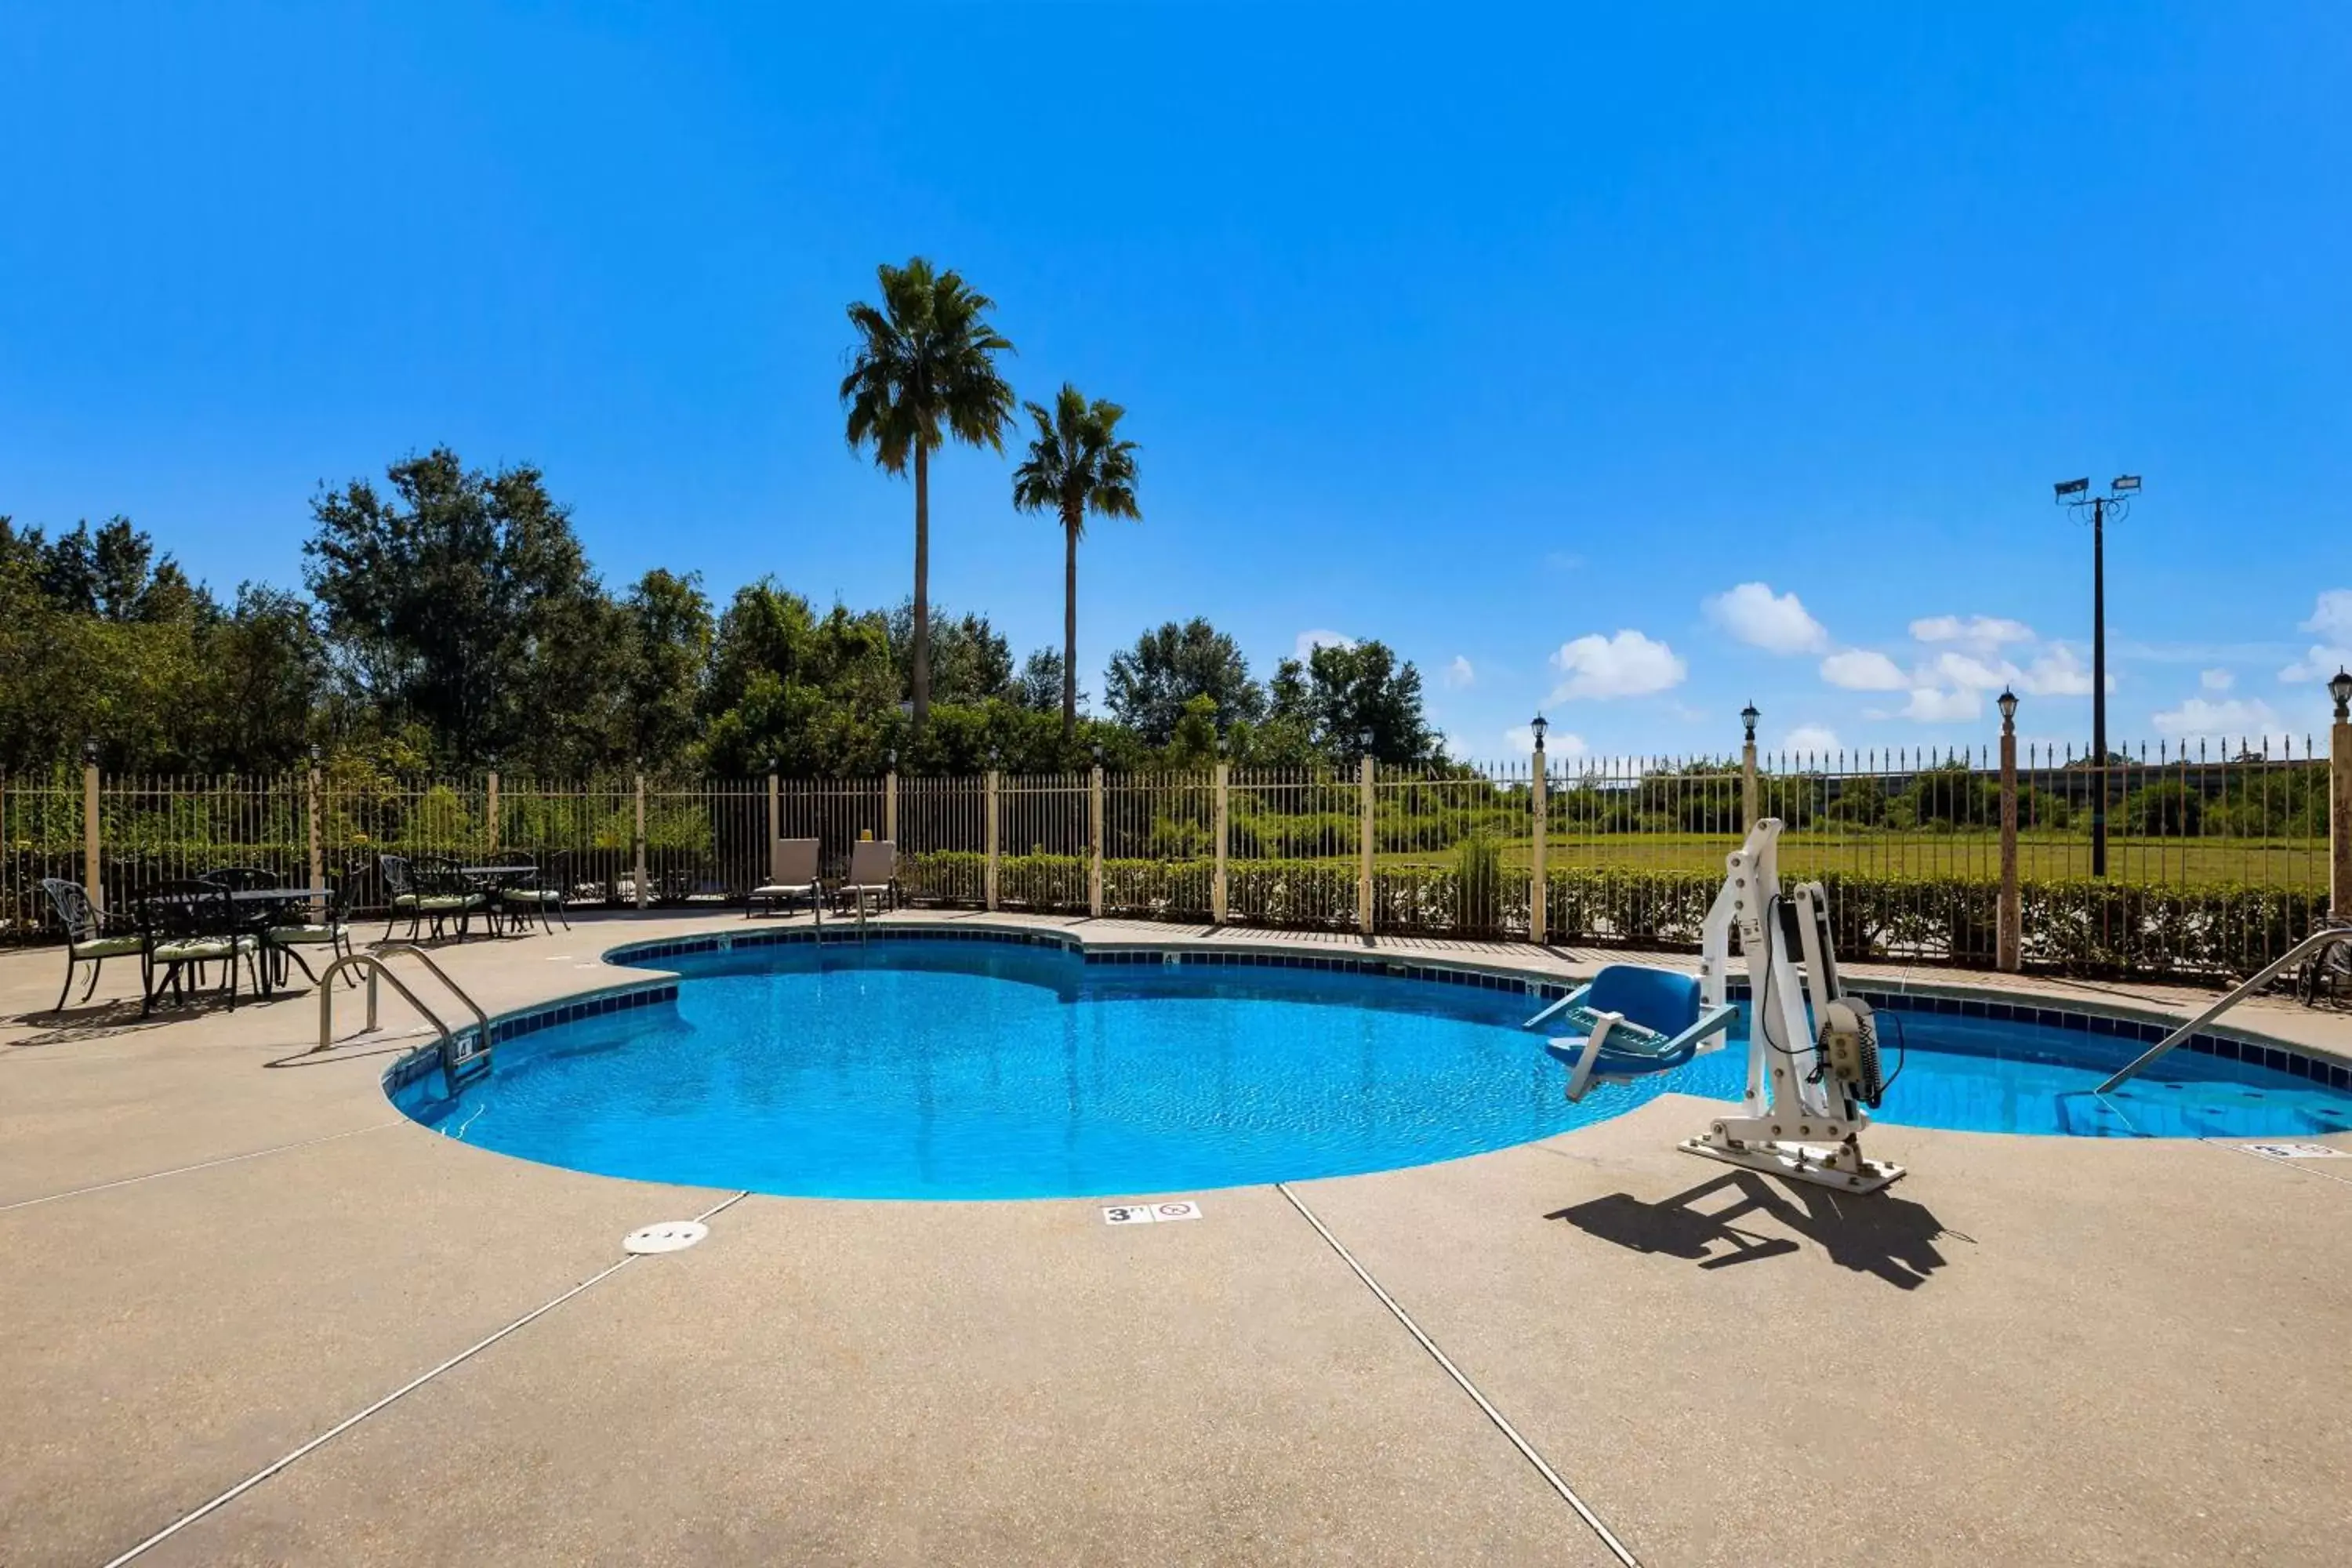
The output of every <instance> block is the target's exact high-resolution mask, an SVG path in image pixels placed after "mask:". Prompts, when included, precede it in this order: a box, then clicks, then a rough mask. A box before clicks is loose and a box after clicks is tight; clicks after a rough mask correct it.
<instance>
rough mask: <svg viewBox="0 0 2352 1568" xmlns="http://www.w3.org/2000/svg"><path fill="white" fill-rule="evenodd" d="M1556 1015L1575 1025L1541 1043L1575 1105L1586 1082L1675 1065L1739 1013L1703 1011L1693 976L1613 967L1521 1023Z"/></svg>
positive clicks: (1729, 1008) (1633, 966) (1533, 1023)
mask: <svg viewBox="0 0 2352 1568" xmlns="http://www.w3.org/2000/svg"><path fill="white" fill-rule="evenodd" d="M1557 1014H1565V1015H1567V1016H1568V1020H1569V1021H1570V1023H1572V1024H1574V1025H1577V1026H1580V1028H1582V1030H1583V1031H1584V1032H1583V1033H1582V1034H1580V1035H1564V1036H1560V1037H1556V1038H1554V1039H1552V1040H1550V1041H1549V1042H1548V1043H1546V1045H1545V1046H1544V1049H1545V1050H1547V1051H1549V1052H1550V1053H1551V1054H1552V1055H1553V1056H1554V1057H1556V1058H1559V1060H1560V1061H1562V1062H1564V1063H1566V1064H1567V1066H1568V1069H1569V1072H1568V1098H1569V1099H1570V1100H1582V1099H1583V1098H1584V1096H1585V1091H1586V1090H1587V1089H1591V1086H1592V1081H1593V1079H1596V1078H1600V1079H1624V1078H1632V1077H1634V1076H1636V1075H1638V1074H1641V1073H1649V1072H1661V1071H1664V1069H1666V1068H1676V1067H1680V1066H1682V1065H1683V1064H1684V1063H1685V1062H1686V1061H1688V1060H1690V1059H1691V1058H1693V1057H1695V1056H1696V1055H1697V1054H1698V1053H1699V1051H1700V1049H1701V1048H1702V1047H1704V1046H1705V1045H1706V1042H1707V1041H1708V1040H1709V1039H1710V1038H1712V1037H1714V1036H1716V1035H1718V1034H1720V1033H1721V1032H1722V1031H1724V1030H1725V1029H1727V1028H1728V1027H1730V1026H1731V1022H1732V1020H1733V1019H1735V1018H1737V1017H1738V1016H1739V1010H1738V1008H1736V1007H1733V1006H1730V1005H1724V1006H1721V1007H1716V1008H1712V1009H1709V1008H1705V1007H1702V1006H1701V1005H1700V1002H1699V984H1698V976H1696V975H1695V974H1683V973H1677V972H1675V971H1674V970H1671V969H1645V968H1643V967H1642V966H1641V965H1639V964H1632V963H1612V964H1610V965H1608V966H1607V967H1605V968H1603V969H1602V970H1601V973H1598V974H1596V975H1594V976H1593V977H1592V983H1591V984H1589V985H1583V986H1580V987H1578V988H1577V989H1576V990H1575V991H1573V992H1571V993H1570V994H1568V995H1567V996H1564V997H1562V998H1561V999H1560V1000H1559V1001H1558V1002H1555V1003H1553V1004H1552V1005H1550V1006H1549V1007H1547V1008H1545V1009H1544V1010H1543V1011H1542V1012H1540V1013H1538V1014H1537V1015H1536V1016H1534V1017H1532V1018H1529V1019H1528V1027H1530V1028H1532V1027H1534V1026H1536V1025H1538V1024H1540V1023H1542V1022H1544V1021H1545V1020H1546V1019H1548V1018H1550V1017H1552V1016H1555V1015H1557Z"/></svg>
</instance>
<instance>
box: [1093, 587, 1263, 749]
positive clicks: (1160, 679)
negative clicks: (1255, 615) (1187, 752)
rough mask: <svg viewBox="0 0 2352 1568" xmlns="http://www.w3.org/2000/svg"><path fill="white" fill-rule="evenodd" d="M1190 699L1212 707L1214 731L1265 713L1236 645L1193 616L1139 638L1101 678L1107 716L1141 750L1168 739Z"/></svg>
mask: <svg viewBox="0 0 2352 1568" xmlns="http://www.w3.org/2000/svg"><path fill="white" fill-rule="evenodd" d="M1195 697H1207V698H1208V699H1210V700H1212V701H1213V702H1214V703H1215V704H1216V715H1217V724H1218V727H1219V728H1220V729H1228V728H1230V727H1231V726H1232V725H1234V724H1235V723H1245V722H1255V721H1256V720H1258V719H1259V718H1260V717H1262V716H1263V715H1264V714H1265V690H1264V689H1262V688H1261V687H1259V685H1258V684H1257V682H1256V681H1255V680H1252V679H1250V672H1249V660H1247V659H1246V658H1243V657H1242V650H1241V645H1240V644H1239V643H1236V642H1235V641H1234V639H1233V638H1232V637H1228V636H1227V635H1226V634H1224V633H1223V632H1221V631H1219V630H1217V628H1216V627H1214V626H1211V625H1210V624H1209V623H1208V622H1207V621H1205V620H1203V619H1202V618H1201V617H1199V616H1194V617H1193V618H1192V619H1191V620H1189V621H1186V622H1184V623H1183V624H1182V625H1181V626H1180V625H1178V624H1177V623H1176V622H1174V621H1170V622H1168V623H1166V624H1165V625H1163V626H1158V627H1155V628H1154V629H1152V630H1150V631H1148V632H1146V633H1144V634H1143V635H1142V636H1141V637H1138V638H1137V639H1136V641H1135V646H1134V647H1131V648H1126V649H1122V650H1121V651H1119V652H1118V653H1115V654H1113V655H1112V656H1111V660H1110V668H1109V670H1108V672H1107V673H1106V674H1105V676H1104V699H1103V700H1104V701H1105V703H1106V704H1107V705H1108V707H1109V709H1110V712H1111V717H1112V718H1114V719H1116V720H1118V721H1119V722H1120V723H1122V724H1124V725H1126V726H1127V727H1129V729H1131V730H1133V731H1135V732H1136V736H1137V738H1138V739H1139V740H1140V741H1141V742H1143V743H1144V744H1145V745H1147V746H1154V747H1158V746H1165V745H1167V744H1168V742H1170V741H1171V739H1173V738H1174V736H1175V733H1176V723H1177V721H1178V720H1180V719H1181V718H1182V717H1183V716H1184V705H1185V704H1186V703H1188V702H1190V701H1191V700H1192V699H1193V698H1195Z"/></svg>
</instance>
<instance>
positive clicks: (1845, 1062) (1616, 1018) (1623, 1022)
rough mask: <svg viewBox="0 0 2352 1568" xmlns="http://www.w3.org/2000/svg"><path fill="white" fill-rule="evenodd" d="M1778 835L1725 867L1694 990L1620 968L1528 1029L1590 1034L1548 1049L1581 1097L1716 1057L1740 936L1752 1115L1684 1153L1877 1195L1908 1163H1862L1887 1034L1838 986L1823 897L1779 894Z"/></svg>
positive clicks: (1711, 1130) (1727, 1121) (1668, 975)
mask: <svg viewBox="0 0 2352 1568" xmlns="http://www.w3.org/2000/svg"><path fill="white" fill-rule="evenodd" d="M1779 843H1780V819H1779V818H1778V817H1770V816H1768V817H1765V818H1763V819H1762V820H1760V821H1759V822H1758V823H1757V824H1756V825H1755V826H1753V827H1751V828H1749V829H1748V839H1747V842H1746V843H1744V844H1743V845H1741V846H1740V847H1739V848H1738V850H1736V851H1734V852H1733V853H1732V855H1731V856H1730V858H1729V859H1728V860H1727V869H1726V874H1725V876H1724V879H1723V888H1722V890H1721V891H1720V892H1718V893H1717V894H1716V896H1715V902H1714V904H1713V906H1712V907H1710V908H1709V909H1708V910H1707V914H1706V925H1705V926H1704V927H1703V928H1702V930H1701V938H1700V942H1701V957H1700V960H1699V973H1698V977H1697V978H1696V980H1694V979H1693V978H1692V977H1691V976H1689V975H1687V974H1684V973H1679V972H1678V971H1675V970H1667V969H1653V968H1648V967H1645V966H1642V965H1636V964H1612V965H1610V966H1608V967H1607V968H1605V969H1603V970H1601V973H1599V974H1598V975H1596V976H1594V978H1593V981H1592V983H1591V984H1589V985H1585V986H1581V987H1580V988H1579V989H1577V990H1576V991H1574V992H1572V993H1570V994H1569V995H1567V996H1564V997H1562V998H1561V999H1560V1000H1559V1001H1558V1002H1555V1003H1553V1004H1552V1005H1550V1006H1549V1007H1547V1008H1545V1009H1544V1010H1543V1011H1542V1012H1540V1013H1538V1014H1537V1015H1536V1016H1534V1017H1532V1018H1529V1019H1528V1027H1529V1028H1533V1027H1535V1026H1538V1025H1540V1024H1543V1023H1545V1022H1547V1021H1549V1019H1551V1018H1553V1017H1555V1016H1563V1015H1564V1016H1566V1017H1567V1019H1568V1020H1569V1021H1570V1023H1573V1024H1575V1025H1577V1026H1580V1028H1581V1029H1582V1031H1583V1032H1582V1033H1581V1034H1580V1035H1571V1036H1567V1037H1560V1038H1556V1039H1554V1040H1552V1041H1550V1042H1549V1044H1548V1045H1547V1046H1546V1047H1545V1048H1546V1049H1547V1050H1549V1052H1550V1053H1551V1054H1552V1055H1553V1056H1554V1057H1557V1058H1559V1059H1560V1060H1561V1061H1562V1062H1565V1063H1566V1064H1567V1065H1568V1068H1569V1077H1568V1098H1569V1099H1570V1100H1581V1099H1583V1098H1584V1096H1585V1094H1586V1093H1587V1092H1588V1091H1589V1090H1590V1089H1591V1086H1592V1085H1593V1083H1595V1082H1596V1081H1609V1080H1622V1079H1628V1078H1632V1077H1636V1076H1638V1075H1640V1074H1643V1073H1647V1072H1656V1071H1660V1070H1663V1069H1664V1068H1674V1067H1679V1066H1681V1065H1682V1064H1683V1063H1685V1062H1686V1061H1689V1060H1690V1059H1691V1058H1693V1057H1695V1056H1698V1055H1700V1054H1702V1053H1704V1052H1707V1051H1713V1050H1719V1049H1721V1048H1722V1046H1723V1042H1724V1037H1725V1034H1726V1032H1727V1030H1728V1029H1729V1026H1730V1025H1731V1023H1732V1021H1733V1020H1734V1019H1735V1018H1736V1017H1737V1016H1738V1010H1737V1009H1736V1008H1734V1007H1733V1006H1732V1005H1731V1004H1730V1002H1729V1000H1728V998H1727V994H1726V993H1727V989H1728V983H1729V970H1730V963H1731V934H1732V932H1733V931H1734V930H1735V929H1736V930H1737V931H1738V933H1739V951H1740V956H1741V957H1742V958H1743V959H1744V960H1745V961H1746V962H1747V965H1748V994H1749V997H1750V998H1751V1000H1752V1006H1751V1008H1750V1018H1749V1026H1748V1088H1747V1093H1746V1096H1745V1098H1744V1100H1743V1103H1742V1106H1741V1110H1742V1111H1743V1112H1744V1114H1741V1115H1738V1116H1727V1117H1722V1118H1719V1119H1717V1121H1714V1122H1713V1123H1712V1124H1711V1125H1710V1126H1709V1127H1708V1129H1707V1131H1705V1132H1703V1133H1701V1134H1699V1135H1698V1136H1697V1137H1696V1138H1685V1139H1684V1140H1683V1142H1682V1147H1683V1149H1684V1150H1685V1151H1686V1152H1689V1153H1693V1154H1704V1155H1705V1156H1706V1157H1707V1158H1708V1159H1710V1160H1721V1161H1723V1162H1724V1163H1727V1164H1731V1165H1743V1166H1746V1167H1747V1168H1748V1169H1749V1170H1751V1171H1762V1172H1765V1173H1768V1174H1770V1175H1776V1176H1784V1177H1787V1178H1789V1179H1790V1180H1791V1181H1800V1182H1811V1183H1815V1184H1819V1185H1822V1186H1825V1187H1835V1188H1838V1189H1839V1190H1841V1191H1844V1192H1852V1193H1874V1192H1876V1191H1877V1190H1878V1189H1879V1188H1881V1187H1884V1186H1885V1185H1886V1184H1888V1183H1890V1182H1892V1181H1895V1179H1897V1178H1898V1177H1900V1176H1901V1175H1902V1174H1903V1167H1902V1166H1900V1165H1895V1164H1889V1163H1886V1162H1885V1161H1883V1160H1871V1159H1866V1158H1864V1155H1863V1152H1862V1130H1863V1129H1864V1128H1865V1127H1867V1126H1868V1125H1870V1117H1869V1114H1868V1112H1869V1110H1870V1109H1871V1108H1874V1107H1875V1106H1876V1105H1877V1104H1878V1102H1879V1100H1880V1099H1881V1098H1882V1097H1883V1096H1884V1095H1885V1087H1886V1086H1885V1079H1883V1078H1882V1077H1881V1075H1880V1069H1879V1061H1878V1029H1877V1025H1876V1022H1875V1020H1874V1018H1873V1016H1872V1015H1871V1008H1870V1004H1869V1003H1867V1002H1865V1001H1864V1000H1863V999H1862V998H1861V997H1859V996H1853V995H1849V994H1847V993H1846V992H1845V990H1844V988H1843V985H1841V984H1840V983H1839V981H1838V972H1837V954H1836V952H1835V950H1834V948H1833V946H1832V942H1831V937H1830V924H1829V896H1828V893H1827V891H1826V890H1825V889H1823V888H1822V885H1821V884H1820V883H1819V882H1803V883H1800V884H1798V886H1797V887H1796V889H1794V890H1793V891H1792V892H1790V893H1789V894H1787V895H1785V896H1784V895H1783V894H1782V893H1781V891H1780V861H1779ZM1800 959H1801V961H1802V964H1803V968H1802V970H1801V971H1800V969H1799V961H1800ZM1809 988H1810V991H1811V996H1812V1007H1811V1013H1810V1014H1809V1013H1808V1010H1807V1007H1806V994H1807V991H1808V989H1809ZM1815 1020H1818V1022H1816V1021H1815Z"/></svg>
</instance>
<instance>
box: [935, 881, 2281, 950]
mask: <svg viewBox="0 0 2352 1568" xmlns="http://www.w3.org/2000/svg"><path fill="white" fill-rule="evenodd" d="M986 866H987V858H986V857H985V856H983V855H981V854H978V853H976V852H971V851H936V852H932V853H929V854H920V855H914V856H910V857H908V862H907V865H906V867H905V868H904V869H905V879H906V882H907V885H908V888H909V889H912V890H913V891H914V892H915V894H916V896H918V897H919V898H924V899H929V900H937V901H941V902H950V903H977V902H980V901H981V900H982V897H983V896H984V889H985V887H986ZM1214 874H1215V872H1214V864H1213V862H1212V861H1210V860H1206V859H1192V860H1172V861H1160V860H1125V859H1119V860H1106V861H1105V862H1104V863H1103V902H1104V908H1105V910H1106V911H1107V912H1111V913H1117V914H1121V915H1127V916H1130V917H1133V916H1141V917H1146V918H1155V919H1165V920H1201V919H1205V918H1206V917H1207V915H1208V913H1209V908H1210V889H1211V884H1212V881H1213V878H1214ZM1356 879H1357V870H1356V867H1355V865H1354V863H1353V862H1352V861H1337V860H1300V861H1280V860H1234V861H1231V862H1229V863H1228V865H1227V868H1226V890H1227V894H1226V896H1227V913H1228V916H1229V918H1230V919H1231V920H1233V921H1234V922H1235V923H1238V924H1253V925H1268V926H1282V927H1292V928H1299V927H1305V928H1324V929H1329V928H1339V929H1353V928H1354V926H1355V925H1356V923H1357V905H1356V898H1357V881H1356ZM1820 881H1821V882H1822V886H1823V887H1824V888H1825V889H1827V890H1828V893H1829V906H1830V914H1831V922H1832V930H1833V931H1834V933H1835V937H1836V941H1837V947H1838V952H1839V953H1840V954H1841V955H1842V956H1843V957H1847V958H1853V959H1916V960H1926V961H1929V962H1935V963H1960V964H1976V965H1990V964H1991V963H1993V962H1994V959H1995V956H1996V951H1995V944H1996V935H1997V923H1996V922H1997V918H1998V912H1999V904H2000V884H1999V883H1998V882H1996V881H1994V880H1993V879H1990V878H1975V877H1958V876H1942V877H1904V876H1886V875H1877V874H1869V873H1863V872H1852V871H1833V872H1829V873H1826V874H1824V875H1823V876H1822V877H1821V878H1820ZM1545 882H1546V889H1545V891H1546V898H1547V908H1546V922H1545V923H1546V927H1547V931H1546V934H1547V936H1548V937H1549V940H1551V941H1552V942H1586V943H1599V944H1609V945H1622V946H1626V947H1642V948H1667V949H1675V948H1681V949H1691V948H1696V946H1697V945H1698V941H1699V933H1700V927H1701V925H1702V924H1703V923H1704V921H1706V911H1707V909H1708V907H1709V906H1710V905H1711V904H1712V903H1713V902H1714V900H1715V895H1716V892H1717V889H1719V888H1720V886H1721V885H1722V879H1721V878H1720V877H1718V876H1717V875H1715V874H1713V873H1710V872H1705V871H1685V870H1649V869H1634V868H1628V869H1622V870H1620V869H1595V868H1573V869H1563V870H1555V871H1552V872H1550V873H1549V875H1548V876H1547V877H1546V879H1545ZM997 892H998V900H999V902H1000V903H1001V904H1002V905H1003V906H1005V907H1008V908H1024V909H1035V910H1081V909H1084V908H1085V907H1086V902H1087V864H1086V859H1085V858H1084V857H1082V856H1076V855H1034V854H1033V855H1008V856H1005V857H1004V858H1003V859H1001V860H1000V861H999V862H998V869H997ZM1529 892H1530V886H1529V880H1528V875H1527V873H1526V872H1525V871H1523V870H1521V871H1510V870H1504V869H1501V868H1484V867H1481V866H1478V865H1476V864H1475V863H1473V864H1472V865H1471V866H1470V869H1469V874H1468V875H1467V876H1465V874H1464V872H1463V870H1461V869H1457V868H1408V869H1389V868H1380V869H1377V870H1376V871H1375V873H1374V876H1373V885H1372V897H1373V914H1374V925H1375V928H1376V929H1377V930H1380V931H1402V932H1411V933H1416V934H1429V935H1435V934H1451V935H1461V936H1476V937H1490V938H1503V939H1507V940H1508V939H1514V938H1516V939H1518V940H1522V941H1524V940H1525V939H1526V938H1527V935H1528V926H1529V921H1528V897H1529ZM2021 903H2022V914H2023V921H2022V925H2023V937H2022V952H2023V958H2024V962H2025V963H2026V964H2027V965H2028V966H2029V967H2032V968H2036V969H2048V970H2057V971H2062V972H2064V973H2077V974H2097V975H2142V976H2178V977H2189V978H2198V979H2214V978H2220V977H2223V976H2228V975H2231V974H2244V973H2252V971H2253V970H2255V969H2258V968H2260V967H2261V966H2262V965H2263V964H2264V963H2268V962H2269V961H2270V960H2271V959H2272V958H2274V957H2276V956H2277V955H2278V954H2279V953H2281V952H2284V951H2285V950H2286V949H2287V948H2288V947H2289V946H2290V945H2292V944H2293V943H2294V942H2295V941H2296V940H2297V939H2298V938H2300V937H2301V936H2302V935H2303V934H2304V933H2305V932H2306V931H2310V930H2311V928H2312V927H2313V926H2314V925H2315V923H2317V921H2319V920H2320V918H2321V917H2322V916H2323V915H2324V913H2325V912H2326V895H2325V894H2323V893H2318V892H2313V891H2307V890H2304V889H2280V888H2260V887H2231V886H2212V887H2200V888H2163V887H2148V886H2144V885H2140V884H2136V883H2125V882H2111V881H2095V880H2088V879H2080V880H2063V881H2041V882H2026V883H2024V884H2022V886H2021Z"/></svg>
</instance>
